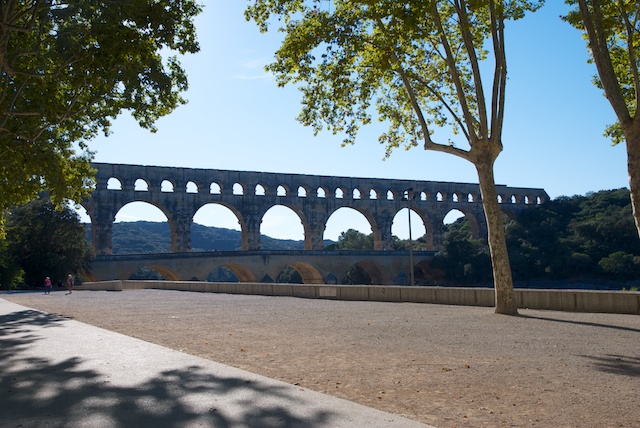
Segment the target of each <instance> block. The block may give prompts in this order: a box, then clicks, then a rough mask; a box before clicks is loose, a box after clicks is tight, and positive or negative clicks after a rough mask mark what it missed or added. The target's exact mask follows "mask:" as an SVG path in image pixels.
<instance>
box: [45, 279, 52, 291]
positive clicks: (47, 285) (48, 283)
mask: <svg viewBox="0 0 640 428" xmlns="http://www.w3.org/2000/svg"><path fill="white" fill-rule="evenodd" d="M49 293H51V278H49V277H46V278H45V279H44V294H49Z"/></svg>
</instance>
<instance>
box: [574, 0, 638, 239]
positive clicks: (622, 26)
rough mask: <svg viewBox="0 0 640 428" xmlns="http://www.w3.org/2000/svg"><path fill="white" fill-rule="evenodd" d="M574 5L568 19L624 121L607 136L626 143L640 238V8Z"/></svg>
mask: <svg viewBox="0 0 640 428" xmlns="http://www.w3.org/2000/svg"><path fill="white" fill-rule="evenodd" d="M566 3H567V4H570V5H572V6H574V9H572V10H571V11H570V12H569V13H568V14H567V16H566V17H565V18H564V19H565V20H566V21H567V22H569V23H570V24H571V25H573V26H574V27H576V28H578V29H580V30H581V31H582V32H583V34H584V36H585V39H586V40H587V46H588V50H589V52H590V54H591V57H590V59H589V61H590V62H592V63H594V64H595V65H596V69H597V75H596V76H595V79H594V82H595V84H596V85H597V86H598V87H600V88H601V89H602V90H603V91H604V93H605V95H606V97H607V99H608V100H609V103H610V104H611V107H612V108H613V111H614V112H615V114H616V117H617V119H618V121H617V122H616V123H614V124H612V125H610V126H609V127H607V129H606V131H605V135H607V136H608V137H610V138H611V140H612V141H613V144H614V145H615V144H618V143H621V142H623V141H624V142H625V143H626V149H627V170H628V174H629V188H630V190H631V205H632V208H633V216H634V219H635V224H636V230H637V233H638V234H639V235H640V116H639V115H638V97H640V70H639V67H640V57H638V51H637V50H638V48H639V47H640V3H638V1H637V0H614V1H604V2H601V1H600V0H566Z"/></svg>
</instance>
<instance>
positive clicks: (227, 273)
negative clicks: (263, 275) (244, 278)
mask: <svg viewBox="0 0 640 428" xmlns="http://www.w3.org/2000/svg"><path fill="white" fill-rule="evenodd" d="M207 282H238V277H237V276H236V274H234V273H233V272H232V271H231V269H228V268H226V267H224V266H219V267H218V268H217V269H215V270H213V271H211V272H210V273H209V275H208V276H207Z"/></svg>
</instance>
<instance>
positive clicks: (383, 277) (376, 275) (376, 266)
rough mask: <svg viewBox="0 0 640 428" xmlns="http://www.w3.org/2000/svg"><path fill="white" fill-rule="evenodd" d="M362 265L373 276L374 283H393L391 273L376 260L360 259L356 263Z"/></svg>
mask: <svg viewBox="0 0 640 428" xmlns="http://www.w3.org/2000/svg"><path fill="white" fill-rule="evenodd" d="M354 264H356V265H358V266H360V267H361V268H362V269H363V270H364V271H365V272H366V273H367V275H369V277H370V278H371V281H372V283H373V284H391V283H392V282H393V281H392V278H391V274H390V273H389V271H388V270H387V269H385V267H384V266H382V265H381V264H380V263H378V262H377V261H375V260H360V261H358V262H356V263H354Z"/></svg>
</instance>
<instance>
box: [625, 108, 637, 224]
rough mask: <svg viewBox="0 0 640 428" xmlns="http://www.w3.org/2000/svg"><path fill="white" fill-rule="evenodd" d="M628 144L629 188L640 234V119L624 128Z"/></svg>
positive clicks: (634, 217)
mask: <svg viewBox="0 0 640 428" xmlns="http://www.w3.org/2000/svg"><path fill="white" fill-rule="evenodd" d="M624 132H625V141H626V145H627V170H628V174H629V190H630V191H631V207H632V208H633V219H634V221H635V223H636V230H637V232H638V236H640V121H637V120H634V121H633V122H632V123H629V124H627V125H626V126H625V128H624Z"/></svg>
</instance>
